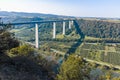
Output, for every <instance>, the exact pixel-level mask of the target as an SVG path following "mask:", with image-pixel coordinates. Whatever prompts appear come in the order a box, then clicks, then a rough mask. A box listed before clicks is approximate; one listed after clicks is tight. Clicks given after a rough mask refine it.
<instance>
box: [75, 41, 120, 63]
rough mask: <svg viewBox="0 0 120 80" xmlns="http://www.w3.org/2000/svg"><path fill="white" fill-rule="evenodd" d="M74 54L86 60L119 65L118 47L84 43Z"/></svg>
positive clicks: (119, 51)
mask: <svg viewBox="0 0 120 80" xmlns="http://www.w3.org/2000/svg"><path fill="white" fill-rule="evenodd" d="M78 52H79V53H78ZM76 53H77V54H79V55H80V56H83V57H85V58H88V59H92V60H97V61H103V62H107V63H111V64H115V65H120V47H119V45H105V46H103V45H102V44H95V43H93V44H89V43H85V44H82V45H81V46H80V47H79V49H78V50H77V51H76Z"/></svg>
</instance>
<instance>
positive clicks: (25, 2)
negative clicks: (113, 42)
mask: <svg viewBox="0 0 120 80" xmlns="http://www.w3.org/2000/svg"><path fill="white" fill-rule="evenodd" d="M0 11H17V12H34V13H45V14H57V15H67V16H77V17H110V18H120V0H0Z"/></svg>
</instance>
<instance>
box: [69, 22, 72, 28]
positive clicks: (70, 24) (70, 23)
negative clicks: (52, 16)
mask: <svg viewBox="0 0 120 80" xmlns="http://www.w3.org/2000/svg"><path fill="white" fill-rule="evenodd" d="M71 26H72V22H71V21H69V29H71Z"/></svg>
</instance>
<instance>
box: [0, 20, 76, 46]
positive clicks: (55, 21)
mask: <svg viewBox="0 0 120 80" xmlns="http://www.w3.org/2000/svg"><path fill="white" fill-rule="evenodd" d="M73 21H74V20H49V21H31V22H19V23H2V24H0V26H5V25H13V26H15V25H24V24H34V25H35V47H36V48H39V34H38V33H39V31H38V29H39V24H42V23H52V24H53V38H56V23H62V24H63V26H62V27H63V32H62V34H63V35H65V29H66V22H68V23H69V25H68V27H69V29H71V26H72V25H73Z"/></svg>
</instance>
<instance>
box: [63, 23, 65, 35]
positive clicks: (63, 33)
mask: <svg viewBox="0 0 120 80" xmlns="http://www.w3.org/2000/svg"><path fill="white" fill-rule="evenodd" d="M63 35H65V22H63Z"/></svg>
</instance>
